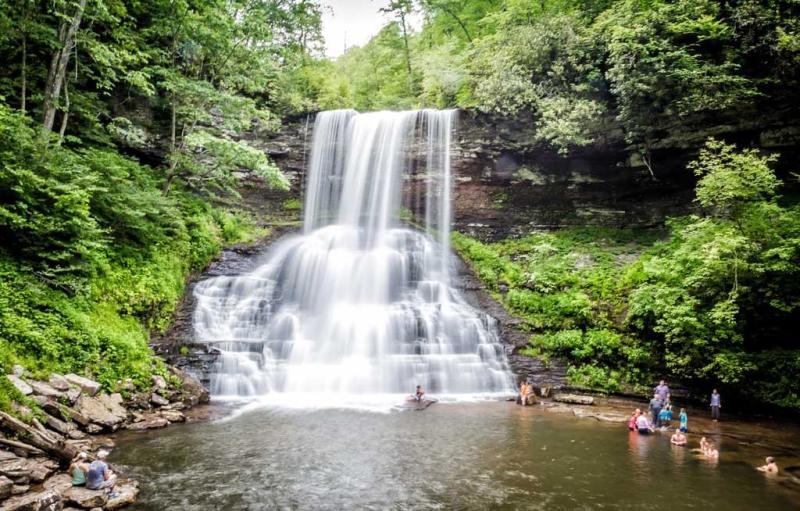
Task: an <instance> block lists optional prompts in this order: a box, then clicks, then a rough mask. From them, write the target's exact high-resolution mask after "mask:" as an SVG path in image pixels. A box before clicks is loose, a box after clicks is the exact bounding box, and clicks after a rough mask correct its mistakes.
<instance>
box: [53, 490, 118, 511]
mask: <svg viewBox="0 0 800 511" xmlns="http://www.w3.org/2000/svg"><path fill="white" fill-rule="evenodd" d="M62 495H63V497H64V501H65V502H67V503H68V504H75V505H76V506H78V507H80V508H83V509H91V508H93V507H103V506H105V505H106V502H108V492H107V491H106V490H90V489H89V488H82V487H80V486H71V487H70V488H69V489H67V491H65V492H64V493H63V494H62Z"/></svg>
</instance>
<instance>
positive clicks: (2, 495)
mask: <svg viewBox="0 0 800 511" xmlns="http://www.w3.org/2000/svg"><path fill="white" fill-rule="evenodd" d="M13 490H14V481H12V480H11V479H9V478H7V477H6V476H0V500H5V499H7V498H9V497H10V496H11V494H12V491H13Z"/></svg>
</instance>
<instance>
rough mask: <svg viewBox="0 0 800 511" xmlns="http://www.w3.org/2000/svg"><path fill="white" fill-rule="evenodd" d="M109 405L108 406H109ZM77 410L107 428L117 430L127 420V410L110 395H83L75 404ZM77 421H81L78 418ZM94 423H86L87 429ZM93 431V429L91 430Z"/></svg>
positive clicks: (92, 421) (91, 420)
mask: <svg viewBox="0 0 800 511" xmlns="http://www.w3.org/2000/svg"><path fill="white" fill-rule="evenodd" d="M107 405H108V406H107ZM75 410H76V411H77V412H78V413H79V414H80V415H82V416H83V417H85V418H86V419H88V421H89V422H91V423H93V424H96V425H99V426H102V427H104V428H106V429H110V430H112V431H113V430H115V429H117V427H119V425H120V424H121V423H122V421H123V420H125V416H126V415H127V411H126V410H125V409H124V408H122V406H120V405H119V404H118V403H117V402H116V400H115V399H112V398H109V397H108V396H105V397H104V396H101V397H99V398H98V397H90V396H81V398H80V399H78V402H77V403H76V404H75ZM75 420H76V422H78V423H81V421H79V420H78V419H77V418H75ZM91 425H92V424H88V425H86V428H87V429H86V430H87V431H89V427H90V426H91ZM89 433H92V431H89Z"/></svg>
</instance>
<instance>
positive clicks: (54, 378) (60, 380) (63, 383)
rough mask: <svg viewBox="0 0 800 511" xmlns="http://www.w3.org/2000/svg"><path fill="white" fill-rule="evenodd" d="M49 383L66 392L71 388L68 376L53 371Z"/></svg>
mask: <svg viewBox="0 0 800 511" xmlns="http://www.w3.org/2000/svg"><path fill="white" fill-rule="evenodd" d="M48 383H49V384H50V386H51V387H53V388H54V389H56V390H60V391H61V392H66V391H68V390H69V382H68V381H67V379H66V378H64V377H63V376H61V375H60V374H56V373H53V374H51V375H50V379H49V380H48Z"/></svg>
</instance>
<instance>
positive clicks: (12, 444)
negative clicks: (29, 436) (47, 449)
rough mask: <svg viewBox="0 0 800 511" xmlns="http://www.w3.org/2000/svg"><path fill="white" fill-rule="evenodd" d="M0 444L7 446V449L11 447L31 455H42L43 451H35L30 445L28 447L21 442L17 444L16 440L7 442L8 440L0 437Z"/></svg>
mask: <svg viewBox="0 0 800 511" xmlns="http://www.w3.org/2000/svg"><path fill="white" fill-rule="evenodd" d="M0 444H3V445H7V446H8V447H13V448H15V449H21V450H23V451H26V452H29V453H31V454H44V451H42V450H41V449H37V448H36V447H34V446H32V445H28V444H26V443H23V442H17V441H16V440H9V439H8V438H3V437H1V436H0Z"/></svg>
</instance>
